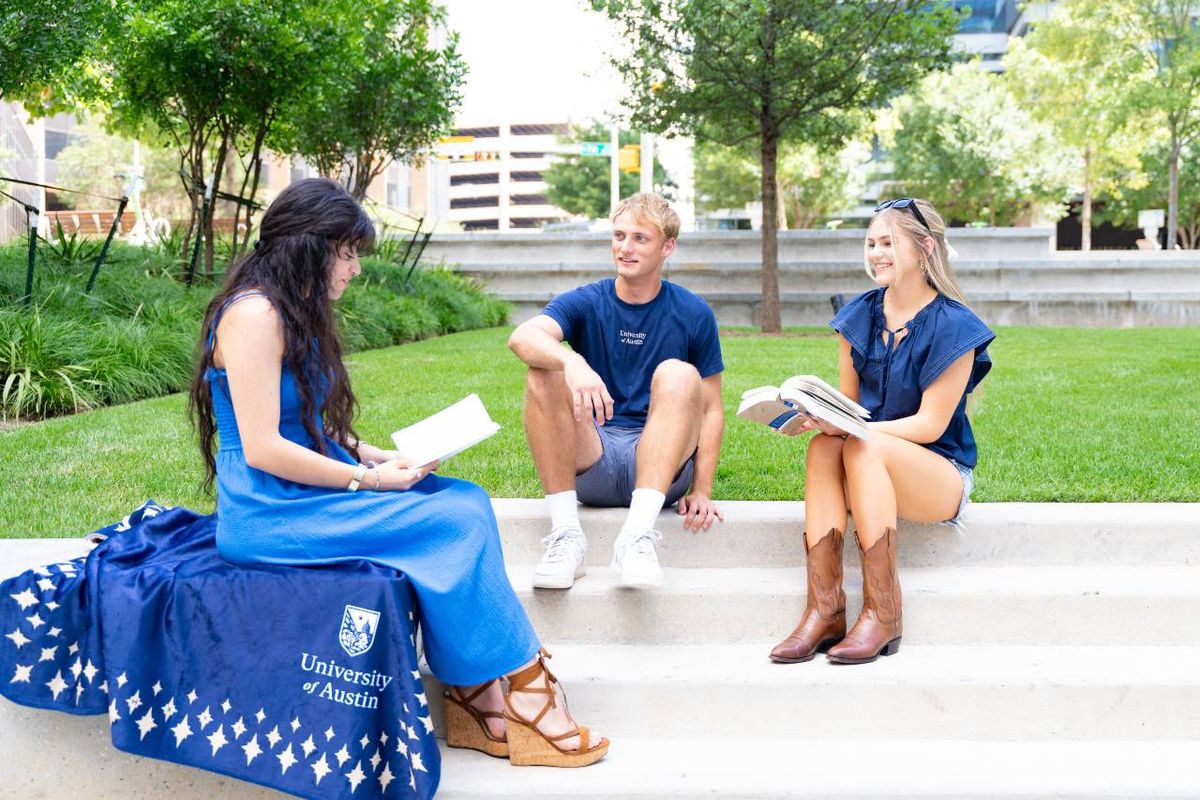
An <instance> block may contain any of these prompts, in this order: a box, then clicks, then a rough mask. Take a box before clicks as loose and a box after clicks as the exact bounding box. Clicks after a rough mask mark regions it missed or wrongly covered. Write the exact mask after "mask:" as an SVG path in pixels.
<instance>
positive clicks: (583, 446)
mask: <svg viewBox="0 0 1200 800" xmlns="http://www.w3.org/2000/svg"><path fill="white" fill-rule="evenodd" d="M612 227H613V230H612V256H613V263H614V265H615V266H616V271H617V274H616V276H615V277H613V278H605V279H604V280H600V281H597V282H595V283H591V284H587V285H585V286H581V287H579V288H577V289H573V290H571V291H569V292H566V293H564V294H561V295H559V296H558V297H556V298H554V299H553V300H552V301H551V302H550V303H549V304H548V305H547V306H546V307H545V309H544V310H543V311H542V313H541V314H540V315H538V316H536V317H534V318H533V319H531V320H529V321H528V322H525V323H523V324H521V325H520V326H518V327H517V329H516V330H515V331H514V332H513V334H512V336H511V337H510V338H509V342H508V346H509V347H510V348H511V349H512V351H513V352H514V353H516V355H517V357H518V358H520V359H521V360H522V361H524V362H525V363H526V364H527V365H528V366H529V372H528V374H527V375H526V380H525V434H526V437H527V438H528V440H529V449H530V452H531V453H532V455H533V460H534V464H535V465H536V467H537V471H538V477H539V478H540V479H541V483H542V489H543V491H544V492H545V493H546V501H547V505H548V507H549V510H550V527H551V530H550V534H549V536H547V537H546V538H545V539H543V543H544V544H545V545H546V552H545V554H544V555H543V556H542V559H541V561H540V562H539V563H538V566H537V568H536V570H535V571H534V576H533V585H534V586H535V587H538V588H546V589H551V588H553V589H567V588H570V587H571V586H572V585H573V584H574V582H575V580H576V579H577V578H580V577H582V576H583V575H584V573H585V572H586V568H585V566H584V564H585V560H586V556H587V537H586V535H585V534H584V532H583V529H582V526H581V525H580V521H579V506H578V504H579V503H580V502H582V503H583V504H585V505H590V506H610V507H611V506H625V507H628V508H629V513H628V515H627V517H626V520H625V524H624V525H623V526H622V528H621V532H620V535H619V536H618V537H617V540H616V543H615V546H614V549H613V555H612V568H613V570H614V572H615V573H616V574H617V577H618V579H619V581H620V583H621V584H622V585H624V586H630V587H645V586H658V585H661V584H662V582H663V573H662V567H661V566H660V565H659V562H658V551H657V543H658V540H659V539H660V538H661V534H660V533H659V532H658V531H657V530H656V529H655V526H656V523H657V519H658V513H659V512H660V511H661V510H662V509H663V508H664V507H665V506H668V505H671V504H674V503H677V504H678V506H677V510H678V513H679V514H680V515H681V516H682V517H683V525H684V527H685V528H686V529H688V530H692V531H700V530H708V529H709V528H710V527H712V524H713V522H714V521H717V520H723V515H722V514H721V511H720V509H718V508H717V506H716V505H715V504H714V503H713V500H712V485H713V477H714V475H715V474H716V468H717V455H718V453H719V451H720V449H721V436H722V434H723V432H724V427H725V417H724V411H723V409H722V406H721V372H722V371H723V370H724V363H723V362H722V359H721V344H720V341H719V340H718V338H717V321H716V317H715V315H714V314H713V312H712V309H711V308H710V307H709V306H708V304H707V303H706V302H705V301H704V300H702V299H701V298H700V297H698V296H697V295H695V294H693V293H692V292H690V291H688V290H687V289H684V288H683V287H681V286H678V285H676V284H674V283H671V282H670V281H665V280H663V277H662V270H663V264H664V262H665V261H666V260H667V258H668V257H669V256H670V255H671V253H672V252H674V250H675V240H676V237H678V235H679V217H678V215H676V213H675V212H674V211H673V210H672V209H671V207H670V206H669V205H668V204H667V202H666V200H665V199H663V198H662V197H660V196H659V195H657V194H649V193H643V194H635V195H633V196H632V197H628V198H626V199H625V200H622V201H621V203H620V204H619V205H618V206H617V208H616V210H615V211H614V212H613V216H612ZM564 341H565V342H567V343H568V344H570V345H571V349H570V350H567V349H566V348H564V347H562V346H561V343H562V342H564Z"/></svg>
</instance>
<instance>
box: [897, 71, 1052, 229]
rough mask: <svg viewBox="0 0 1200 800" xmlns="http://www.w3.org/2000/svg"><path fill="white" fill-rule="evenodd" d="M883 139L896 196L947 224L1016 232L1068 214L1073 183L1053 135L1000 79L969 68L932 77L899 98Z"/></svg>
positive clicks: (928, 77) (937, 73) (935, 74)
mask: <svg viewBox="0 0 1200 800" xmlns="http://www.w3.org/2000/svg"><path fill="white" fill-rule="evenodd" d="M889 125H890V126H891V129H890V130H889V129H888V127H889ZM882 138H883V139H884V142H885V144H887V145H888V146H890V148H891V159H892V162H893V165H894V172H893V174H892V179H893V181H894V182H895V184H896V185H897V188H896V191H895V193H897V194H907V195H910V196H913V197H923V198H925V199H927V200H929V201H930V202H931V203H933V205H935V206H937V208H938V210H939V211H941V213H942V215H943V216H945V217H946V218H947V219H954V220H958V221H961V222H976V221H981V222H984V223H986V224H988V225H1012V224H1013V223H1014V222H1015V221H1016V220H1018V219H1020V218H1026V219H1027V218H1029V217H1034V218H1048V219H1057V218H1058V217H1061V216H1062V214H1063V213H1064V211H1065V205H1064V204H1065V201H1066V199H1067V194H1068V188H1067V187H1068V184H1069V178H1068V176H1067V174H1066V172H1065V170H1064V168H1063V163H1062V160H1061V159H1060V158H1059V156H1058V155H1057V153H1056V148H1055V145H1054V139H1053V137H1052V135H1051V132H1050V130H1049V129H1048V128H1047V126H1046V125H1045V124H1043V123H1040V122H1038V121H1036V120H1034V119H1033V118H1032V117H1031V116H1030V114H1029V112H1028V111H1026V110H1025V109H1024V108H1022V107H1021V106H1020V105H1019V104H1018V103H1017V100H1016V98H1014V97H1013V96H1012V94H1011V93H1010V92H1009V91H1008V90H1007V88H1006V87H1005V85H1004V83H1003V82H1002V81H1001V79H1000V78H999V77H998V76H996V75H994V74H992V73H988V72H984V71H983V70H981V69H978V68H977V67H975V66H973V65H971V64H959V65H956V66H955V67H954V68H953V69H952V70H950V71H949V72H936V73H933V74H931V75H929V76H927V77H926V78H925V79H924V80H923V81H921V83H920V85H919V86H918V88H917V90H916V91H914V92H913V93H912V94H910V95H907V96H905V97H901V98H899V99H897V100H896V102H895V103H894V104H893V109H892V115H891V117H890V120H889V121H888V122H885V123H884V130H883V136H882Z"/></svg>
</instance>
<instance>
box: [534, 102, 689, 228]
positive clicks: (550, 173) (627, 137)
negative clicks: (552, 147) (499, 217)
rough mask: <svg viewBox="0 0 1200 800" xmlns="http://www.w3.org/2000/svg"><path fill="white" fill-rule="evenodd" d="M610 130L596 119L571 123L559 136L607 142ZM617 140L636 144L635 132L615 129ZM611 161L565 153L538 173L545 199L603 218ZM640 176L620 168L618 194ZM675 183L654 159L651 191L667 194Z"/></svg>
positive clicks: (629, 191)
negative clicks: (566, 134) (540, 177)
mask: <svg viewBox="0 0 1200 800" xmlns="http://www.w3.org/2000/svg"><path fill="white" fill-rule="evenodd" d="M610 137H611V134H610V133H609V129H608V128H607V127H606V126H605V125H604V124H603V123H600V122H593V123H591V124H589V125H587V126H582V125H574V126H572V128H571V135H570V136H566V137H559V141H560V142H562V143H574V142H607V141H609V138H610ZM617 141H618V143H619V144H620V145H621V146H622V147H624V146H625V145H627V144H637V143H638V135H637V134H635V133H633V132H631V131H619V132H618V134H617ZM611 170H612V164H611V162H610V160H609V159H608V158H607V157H606V158H598V157H593V156H579V155H569V156H564V157H563V158H561V159H559V160H556V161H555V162H554V163H553V164H551V165H550V168H549V169H548V170H546V171H545V172H544V173H543V174H542V180H544V181H545V182H546V199H547V200H549V201H550V202H551V203H552V204H554V205H556V206H558V207H559V208H561V209H562V210H563V211H566V212H569V213H571V214H581V215H583V216H585V217H587V218H589V219H607V218H608V214H609V211H610V208H609V206H610V201H611V200H612V191H611V190H612V186H611V184H612V171H611ZM640 185H641V176H639V175H636V174H634V173H627V172H622V173H621V177H620V185H619V187H618V189H619V193H620V195H621V197H628V196H629V195H631V194H633V193H635V192H636V191H638V188H639V187H640ZM674 187H675V184H674V183H673V182H672V181H671V179H670V177H669V176H668V175H667V171H666V169H665V168H664V167H663V165H662V163H661V162H660V161H658V160H657V159H656V160H655V162H654V188H655V191H658V192H662V193H663V194H666V195H668V196H669V195H670V193H671V189H673V188H674Z"/></svg>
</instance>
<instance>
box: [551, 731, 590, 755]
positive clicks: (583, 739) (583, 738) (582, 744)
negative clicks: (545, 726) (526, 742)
mask: <svg viewBox="0 0 1200 800" xmlns="http://www.w3.org/2000/svg"><path fill="white" fill-rule="evenodd" d="M572 736H578V737H579V747H577V748H575V749H573V750H562V748H560V747H558V744H556V743H557V742H561V741H563V740H564V739H570V738H571V737H572ZM542 738H543V739H545V740H546V741H547V742H550V744H552V745H554V746H555V748H557V749H559V750H562V752H564V753H586V752H587V751H588V744H589V742H588V739H589V738H590V737H589V736H588V729H587V726H586V725H579V726H576V727H574V728H572V729H571V730H569V731H567V732H566V733H560V734H559V735H558V736H547V735H546V734H544V733H543V734H542Z"/></svg>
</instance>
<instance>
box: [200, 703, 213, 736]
mask: <svg viewBox="0 0 1200 800" xmlns="http://www.w3.org/2000/svg"><path fill="white" fill-rule="evenodd" d="M196 721H198V722H199V723H200V730H204V729H205V728H207V727H208V725H209V723H211V722H212V721H213V717H212V714H210V713H208V706H205V707H204V710H203V711H201V712H200V716H198V717H196Z"/></svg>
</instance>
